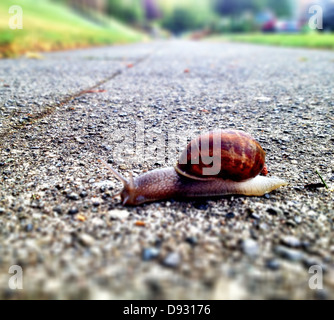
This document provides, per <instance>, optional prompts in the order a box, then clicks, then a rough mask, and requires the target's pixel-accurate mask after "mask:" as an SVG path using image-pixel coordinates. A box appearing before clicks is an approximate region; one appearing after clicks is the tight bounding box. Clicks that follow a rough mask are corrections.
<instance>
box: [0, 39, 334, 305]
mask: <svg viewBox="0 0 334 320" xmlns="http://www.w3.org/2000/svg"><path fill="white" fill-rule="evenodd" d="M333 74H334V52H330V51H317V50H303V49H289V48H276V47H266V46H255V45H247V44H235V43H234V44H231V43H215V42H187V41H169V42H152V43H146V44H136V45H124V46H115V47H108V48H98V49H87V50H79V51H68V52H58V53H50V54H44V55H43V59H38V60H32V59H27V58H20V59H17V60H0V147H1V151H0V181H1V184H0V299H40V298H47V299H71V298H72V299H157V298H158V299H281V298H282V299H283V298H284V299H333V298H334V264H333V253H334V240H332V239H334V238H333V227H334V225H333V223H334V193H333V191H332V190H331V188H333V183H334V160H333V150H334V108H333V107H334V93H333V87H334V78H333ZM215 128H236V129H242V130H246V131H247V132H249V133H251V134H252V135H253V136H254V137H255V138H257V139H258V141H259V142H260V143H261V145H262V146H263V148H264V149H265V151H266V153H267V157H266V162H267V165H268V169H269V175H275V176H278V177H280V178H283V179H285V180H287V181H288V182H289V185H288V186H287V187H283V188H281V189H279V190H277V191H275V192H273V193H271V194H267V195H265V196H263V197H243V196H239V197H236V196H227V197H223V198H220V199H202V200H197V201H187V202H178V201H174V200H170V201H163V202H160V203H152V204H146V205H142V206H138V207H123V206H122V205H121V204H120V200H119V199H118V198H112V195H113V194H115V193H117V191H119V190H120V189H121V184H120V183H119V182H118V181H117V180H115V179H114V178H113V177H112V176H111V174H110V172H108V170H107V169H106V168H105V167H103V166H102V165H101V164H100V163H99V162H98V159H100V158H101V159H104V160H106V161H108V162H109V163H110V165H112V166H113V167H114V168H116V169H117V170H119V171H120V172H122V174H124V176H128V174H129V173H130V172H132V173H133V174H134V176H136V175H138V174H140V173H141V172H143V171H146V170H151V169H154V168H159V167H167V166H172V165H174V164H175V161H176V159H177V156H178V152H179V151H180V150H182V146H183V145H184V144H185V143H186V141H187V140H189V139H191V138H194V137H196V136H197V135H198V134H199V133H200V132H204V131H208V130H210V129H215ZM172 142H174V143H172ZM316 170H318V172H319V173H320V174H321V176H322V177H323V179H324V180H325V181H326V182H327V185H328V187H329V189H326V188H325V187H316V188H311V187H309V186H307V185H309V184H317V183H321V180H320V178H319V176H318V175H317V174H316ZM305 186H306V187H305ZM13 265H17V266H20V267H21V268H22V272H23V284H22V286H23V288H22V289H11V288H10V287H9V284H10V283H12V282H11V276H12V274H10V273H9V268H10V267H11V266H13ZM312 266H318V267H316V268H317V269H316V270H317V272H315V273H311V272H312V270H313V269H312ZM310 267H311V269H310ZM314 276H317V278H314ZM321 276H322V277H321ZM315 279H316V281H315ZM16 284H19V282H16ZM310 284H311V286H310ZM312 284H313V285H312ZM315 287H316V288H315Z"/></svg>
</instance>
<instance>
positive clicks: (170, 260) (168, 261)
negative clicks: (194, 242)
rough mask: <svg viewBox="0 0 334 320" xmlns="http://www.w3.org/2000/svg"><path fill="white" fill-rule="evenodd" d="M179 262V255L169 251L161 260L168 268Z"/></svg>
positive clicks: (174, 266)
mask: <svg viewBox="0 0 334 320" xmlns="http://www.w3.org/2000/svg"><path fill="white" fill-rule="evenodd" d="M180 262H181V256H180V254H179V253H178V252H172V253H169V254H168V255H167V256H166V257H165V259H164V260H163V262H162V263H163V265H164V266H166V267H169V268H176V267H178V266H179V264H180Z"/></svg>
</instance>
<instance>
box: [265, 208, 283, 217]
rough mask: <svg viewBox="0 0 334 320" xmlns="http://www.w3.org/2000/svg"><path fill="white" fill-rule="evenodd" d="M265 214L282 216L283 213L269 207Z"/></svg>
mask: <svg viewBox="0 0 334 320" xmlns="http://www.w3.org/2000/svg"><path fill="white" fill-rule="evenodd" d="M267 212H268V213H269V214H271V215H273V216H277V215H283V211H282V210H281V209H279V208H276V207H270V208H268V209H267Z"/></svg>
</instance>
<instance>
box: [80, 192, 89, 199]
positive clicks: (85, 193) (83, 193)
mask: <svg viewBox="0 0 334 320" xmlns="http://www.w3.org/2000/svg"><path fill="white" fill-rule="evenodd" d="M79 195H80V197H81V198H86V197H87V196H88V192H87V191H86V190H82V191H81V192H80V194H79Z"/></svg>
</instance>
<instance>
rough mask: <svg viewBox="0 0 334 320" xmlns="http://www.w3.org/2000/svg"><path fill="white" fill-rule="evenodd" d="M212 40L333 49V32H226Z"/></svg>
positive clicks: (213, 37)
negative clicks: (226, 33)
mask: <svg viewBox="0 0 334 320" xmlns="http://www.w3.org/2000/svg"><path fill="white" fill-rule="evenodd" d="M210 39H211V40H214V41H233V42H250V43H257V44H266V45H276V46H285V47H303V48H317V49H331V50H333V49H334V33H332V34H330V33H316V32H313V33H305V34H262V33H252V34H228V35H219V36H212V37H210Z"/></svg>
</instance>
